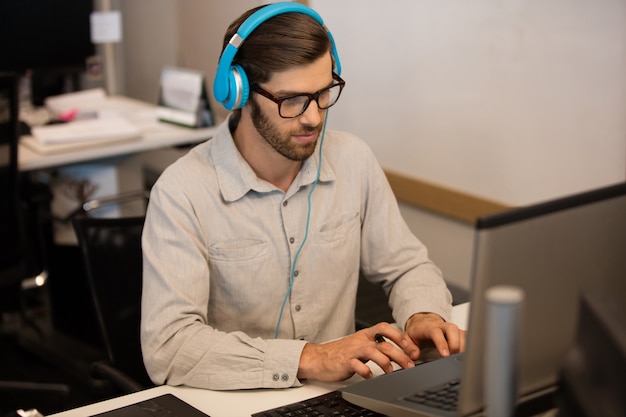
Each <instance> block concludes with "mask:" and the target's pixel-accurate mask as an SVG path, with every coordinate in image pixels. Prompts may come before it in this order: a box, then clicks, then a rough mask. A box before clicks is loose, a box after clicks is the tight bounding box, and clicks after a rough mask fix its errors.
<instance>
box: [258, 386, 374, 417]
mask: <svg viewBox="0 0 626 417" xmlns="http://www.w3.org/2000/svg"><path fill="white" fill-rule="evenodd" d="M292 416H293V417H295V416H298V417H304V416H351V417H378V416H380V417H383V415H382V414H378V413H376V412H374V411H370V410H367V409H365V408H362V407H359V406H356V405H354V404H352V403H350V402H348V401H346V400H344V399H343V397H342V396H341V393H340V392H339V391H331V392H329V393H327V394H322V395H320V396H318V397H313V398H309V399H307V400H304V401H300V402H296V403H292V404H287V405H283V406H280V407H277V408H272V409H269V410H266V411H261V412H259V413H255V414H252V417H292Z"/></svg>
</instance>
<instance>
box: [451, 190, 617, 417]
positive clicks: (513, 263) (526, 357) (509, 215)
mask: <svg viewBox="0 0 626 417" xmlns="http://www.w3.org/2000/svg"><path fill="white" fill-rule="evenodd" d="M475 248H476V253H475V255H474V265H473V273H472V276H473V283H472V292H473V295H474V298H473V300H475V299H476V296H480V295H481V294H484V293H485V291H486V290H487V288H489V287H490V286H494V285H514V286H518V287H520V288H522V289H523V290H524V291H525V299H524V305H523V314H522V326H521V335H520V340H521V346H520V349H519V354H520V362H519V363H520V367H519V386H520V389H521V392H520V394H521V395H522V396H524V395H528V394H530V395H532V393H534V392H541V391H542V390H544V389H546V388H549V387H551V386H555V385H556V384H557V382H558V375H559V370H560V367H561V366H562V364H563V358H564V354H565V352H567V350H568V349H569V347H570V346H571V345H572V343H573V341H574V337H575V333H576V325H577V318H578V311H579V300H580V297H581V295H582V294H583V293H584V292H587V291H607V292H609V293H613V294H621V297H624V296H626V183H620V184H616V185H612V186H607V187H602V188H599V189H595V190H591V191H587V192H582V193H579V194H576V195H573V196H568V197H564V198H559V199H555V200H552V201H548V202H545V203H540V204H535V205H532V206H529V207H524V208H519V209H515V210H511V211H508V212H504V213H501V214H497V215H491V216H486V217H484V218H482V219H479V221H478V223H477V225H476V244H475ZM485 308H486V306H485V303H481V302H477V303H472V306H471V312H470V321H469V333H468V338H469V340H468V346H476V345H477V344H475V343H473V342H472V339H473V338H478V339H481V340H482V339H484V338H485V314H486V311H485ZM485 360H489V358H484V356H483V353H482V352H478V351H476V350H468V352H467V354H466V357H465V364H466V366H468V367H469V368H471V369H470V370H469V374H470V375H479V374H480V373H481V371H482V369H483V366H484V361H485ZM471 385H472V391H474V392H473V393H470V392H469V391H470V390H466V391H464V392H463V394H464V395H468V396H469V397H471V398H481V397H482V388H483V384H482V383H477V381H472V383H471ZM476 406H477V408H478V406H479V404H476Z"/></svg>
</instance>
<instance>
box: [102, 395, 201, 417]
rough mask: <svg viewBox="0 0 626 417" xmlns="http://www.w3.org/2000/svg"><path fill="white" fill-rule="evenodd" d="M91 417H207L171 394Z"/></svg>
mask: <svg viewBox="0 0 626 417" xmlns="http://www.w3.org/2000/svg"><path fill="white" fill-rule="evenodd" d="M91 417H209V415H208V414H205V413H203V412H202V411H200V410H198V409H197V408H195V407H192V406H191V405H189V404H188V403H186V402H185V401H183V400H181V399H180V398H178V397H177V396H175V395H172V394H163V395H159V396H157V397H154V398H150V399H147V400H145V401H139V402H136V403H133V404H130V405H127V406H124V407H120V408H116V409H115V410H111V411H107V412H104V413H100V414H95V415H93V416H91Z"/></svg>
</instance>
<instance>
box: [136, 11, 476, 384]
mask: <svg viewBox="0 0 626 417" xmlns="http://www.w3.org/2000/svg"><path fill="white" fill-rule="evenodd" d="M294 5H295V6H294ZM294 7H295V10H296V11H291V10H292V8H294ZM238 29H239V33H238V34H237V35H235V33H236V32H237V30H238ZM242 40H243V42H242ZM229 42H230V43H229ZM224 45H225V49H224V52H223V53H222V57H221V60H220V64H219V66H218V71H217V76H216V84H215V86H214V88H215V94H216V97H217V96H219V97H218V99H219V100H220V101H222V102H223V103H224V104H225V105H226V106H227V108H234V111H233V112H232V113H231V115H230V116H229V118H228V119H227V120H226V121H225V122H224V123H223V124H222V125H221V126H219V128H218V131H217V132H216V134H215V136H214V137H213V139H211V140H210V141H207V142H206V143H203V144H201V145H199V146H197V147H195V148H194V149H192V150H191V151H190V152H189V153H188V154H187V155H186V156H184V157H182V158H180V159H179V160H178V161H177V162H175V163H174V164H172V165H171V166H170V167H168V168H167V169H166V170H165V171H164V172H163V174H162V175H161V177H160V178H159V180H158V182H157V183H156V184H155V186H154V187H153V190H152V193H151V198H150V204H149V208H148V212H147V215H146V223H145V226H144V236H143V250H144V292H143V310H142V334H141V335H142V348H143V354H144V361H145V365H146V368H147V370H148V372H149V374H150V375H151V378H152V379H153V380H154V381H155V382H156V383H159V384H162V383H167V384H171V385H181V384H183V385H189V386H195V387H203V388H209V389H217V390H224V389H245V388H284V387H292V386H298V385H300V384H301V382H302V380H304V379H317V380H323V381H339V380H344V379H346V378H349V377H350V376H352V375H353V374H355V373H357V374H359V375H361V376H363V377H365V378H369V377H371V376H372V374H371V371H370V368H369V367H368V366H367V365H366V364H365V362H367V361H369V360H371V361H373V362H374V363H376V364H378V365H379V366H380V367H381V368H382V369H383V370H384V371H385V372H391V371H392V362H395V363H397V364H399V365H400V366H402V367H405V368H406V367H411V366H413V361H414V360H416V359H417V358H418V356H419V354H420V347H423V345H424V344H425V343H434V345H435V346H436V347H437V349H438V351H439V352H440V354H442V355H443V356H447V355H449V354H450V353H453V352H458V351H461V350H463V349H464V344H465V333H464V332H463V331H461V330H459V329H458V328H457V327H456V326H455V325H454V324H451V323H447V322H446V321H445V320H444V319H445V318H447V317H448V316H449V314H450V310H451V304H450V303H451V297H450V293H449V292H448V290H447V289H446V286H445V283H444V281H443V279H442V277H441V274H440V272H439V270H438V269H437V268H436V266H435V265H433V263H432V262H431V261H430V260H429V259H428V257H427V252H426V249H425V248H424V246H423V245H422V244H421V243H420V242H419V241H418V240H417V239H416V238H415V237H414V236H413V235H412V234H411V232H410V231H409V229H408V227H407V225H406V224H405V222H404V221H403V219H402V217H401V215H400V212H399V210H398V207H397V203H396V201H395V198H394V196H393V194H392V192H391V189H390V187H389V185H388V183H387V181H386V178H385V176H384V173H383V171H382V169H381V168H380V166H379V164H378V163H377V162H376V159H375V158H374V156H373V155H372V153H371V151H370V150H369V148H367V146H366V145H365V144H364V143H363V142H362V141H361V140H359V139H358V138H356V137H354V136H353V135H350V134H347V133H341V132H334V131H331V130H329V131H326V130H325V117H326V115H327V114H328V112H329V110H328V108H329V107H331V106H332V105H333V104H335V102H336V101H337V99H338V98H339V95H340V93H341V90H342V89H343V86H344V81H343V80H342V79H341V78H340V76H339V74H337V73H334V72H333V68H334V67H335V68H338V67H339V62H338V56H337V55H336V50H335V48H334V44H333V41H332V39H331V36H330V33H328V32H327V30H326V29H325V28H324V27H323V26H322V22H321V18H319V16H318V15H317V14H316V13H315V12H313V11H312V10H310V9H308V8H306V6H302V5H299V4H297V3H288V4H284V3H278V4H274V5H271V6H265V7H262V8H257V9H254V10H251V11H248V12H246V13H244V15H242V16H241V17H240V18H239V19H237V20H236V21H235V22H233V24H232V25H231V26H230V27H229V29H228V30H227V33H226V35H225V38H224ZM231 60H232V62H230V61H231ZM223 61H226V62H223ZM225 69H227V72H228V73H229V75H228V77H235V79H234V80H232V83H231V82H229V81H226V80H223V79H222V78H223V77H224V70H225ZM337 72H339V71H338V70H337ZM229 85H234V86H235V87H234V88H235V89H239V88H240V87H241V86H243V87H244V88H243V90H241V91H239V90H238V91H236V93H233V92H232V91H229V92H227V93H224V91H223V90H224V89H226V90H228V89H229V88H231V87H229ZM247 87H249V91H247ZM233 94H234V96H233ZM227 96H228V97H227ZM227 103H228V104H227ZM238 107H241V108H238ZM359 274H362V275H363V276H364V277H365V278H366V279H368V280H370V281H371V282H375V283H379V284H380V285H382V286H383V288H384V289H385V291H386V292H387V293H388V296H389V302H390V305H391V307H392V309H393V314H394V319H395V320H396V322H397V324H398V325H399V326H402V328H403V329H405V331H404V332H403V331H401V330H399V329H398V328H397V327H394V326H392V325H390V324H387V323H379V324H376V325H374V326H373V327H370V328H367V329H363V330H360V331H358V332H356V333H355V332H354V330H355V329H354V308H355V298H356V290H357V284H358V280H359ZM379 335H382V336H384V337H386V338H387V339H388V341H384V340H381V339H380V337H379ZM390 342H394V343H390Z"/></svg>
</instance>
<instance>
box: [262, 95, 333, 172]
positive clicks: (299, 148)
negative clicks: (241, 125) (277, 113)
mask: <svg viewBox="0 0 626 417" xmlns="http://www.w3.org/2000/svg"><path fill="white" fill-rule="evenodd" d="M250 106H251V112H250V116H251V118H252V123H253V124H254V127H255V128H256V130H257V131H258V132H259V134H260V135H261V136H262V137H263V138H264V139H265V141H266V142H267V143H268V144H269V145H270V146H271V147H272V148H274V150H276V152H278V153H279V154H281V155H282V156H284V157H285V158H287V159H290V160H292V161H304V160H305V159H307V158H308V157H309V156H311V155H312V154H313V152H314V151H315V146H316V144H317V140H315V141H313V142H308V143H295V144H294V143H292V142H291V141H290V138H291V136H292V135H294V134H309V133H311V132H317V133H318V137H319V133H320V131H321V126H305V125H300V128H299V130H298V131H295V132H289V133H288V134H286V135H281V133H280V132H279V131H278V129H277V128H276V126H275V125H273V124H272V122H271V121H270V120H269V118H267V117H266V116H265V115H264V114H263V113H262V112H261V109H260V107H259V106H258V105H257V104H256V103H255V102H254V101H251V102H250Z"/></svg>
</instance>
